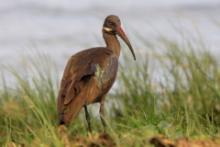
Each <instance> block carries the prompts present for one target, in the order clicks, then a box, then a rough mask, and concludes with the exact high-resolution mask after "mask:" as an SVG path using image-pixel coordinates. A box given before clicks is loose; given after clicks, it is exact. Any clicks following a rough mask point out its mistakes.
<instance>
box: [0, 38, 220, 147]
mask: <svg viewBox="0 0 220 147" xmlns="http://www.w3.org/2000/svg"><path fill="white" fill-rule="evenodd" d="M143 42H144V40H143ZM157 48H160V50H161V52H162V53H160V52H158V51H156V49H157ZM148 49H149V51H148V52H146V53H144V54H143V53H142V54H140V53H139V54H137V56H138V60H137V62H134V61H132V58H131V56H130V55H125V56H124V57H123V61H126V62H123V63H122V64H121V66H120V69H119V74H118V78H117V88H116V90H115V91H113V92H111V94H110V95H109V96H108V98H107V101H106V103H108V108H106V109H107V112H108V113H107V115H108V117H107V124H108V130H107V132H108V133H109V134H110V135H111V136H112V138H113V139H114V141H115V142H116V144H117V145H118V146H143V145H148V139H149V138H150V137H152V136H154V135H158V134H162V135H164V136H167V137H171V138H179V137H190V138H197V137H207V138H213V137H217V136H219V129H220V127H219V126H220V67H219V61H218V60H217V59H216V58H215V57H214V56H213V55H212V54H211V53H209V52H208V51H207V49H206V47H205V46H204V45H203V43H200V42H196V43H195V42H193V43H192V42H189V41H187V42H184V43H181V44H180V43H177V42H175V41H170V40H166V39H161V40H159V41H158V43H157V44H150V43H149V41H148V43H146V50H148ZM150 49H151V50H150ZM154 49H155V51H154ZM122 52H124V50H123V51H122ZM27 61H28V62H27V65H26V68H24V70H25V73H21V72H19V71H16V70H15V69H14V68H13V67H3V71H2V76H1V77H2V80H1V85H2V86H1V89H0V144H2V145H3V146H8V145H11V144H13V143H15V144H20V145H22V144H23V145H26V146H39V145H40V146H64V144H65V141H62V139H61V137H60V135H59V133H58V131H57V126H56V125H57V114H56V97H57V91H58V83H59V82H58V76H57V75H58V73H57V70H56V66H54V64H53V61H52V60H51V59H50V58H49V59H48V57H45V56H42V55H39V57H37V58H36V59H28V60H27ZM5 74H7V76H10V77H12V78H13V79H15V81H16V83H15V84H13V85H12V84H10V85H9V83H8V82H7V81H6V79H5V78H4V75H5ZM95 109H97V107H96V108H95ZM83 115H84V114H83V112H82V114H81V116H79V117H78V118H77V120H75V121H74V122H73V123H72V124H71V125H70V126H69V127H68V136H69V138H70V140H71V139H74V138H75V137H76V136H86V135H87V130H86V127H85V126H86V123H85V119H84V117H83ZM92 116H93V117H92V124H93V128H94V132H95V133H97V132H102V127H101V122H100V120H99V118H98V116H96V115H94V114H93V115H92ZM95 133H94V134H95Z"/></svg>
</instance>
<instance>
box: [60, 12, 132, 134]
mask: <svg viewBox="0 0 220 147" xmlns="http://www.w3.org/2000/svg"><path fill="white" fill-rule="evenodd" d="M102 32H103V37H104V40H105V43H106V47H97V48H91V49H87V50H83V51H81V52H78V53H76V54H75V55H73V56H72V57H71V58H70V59H69V61H68V63H67V65H66V68H65V70H64V74H63V78H62V81H61V85H60V90H59V94H58V104H57V108H58V115H59V123H60V124H69V123H70V121H71V120H73V119H74V118H75V117H76V116H77V114H78V113H79V112H80V110H81V109H82V107H84V109H85V114H86V120H87V122H88V128H89V130H90V131H91V126H90V118H89V113H88V111H87V106H86V105H88V104H91V103H95V102H99V103H100V116H101V120H102V123H103V125H104V126H105V122H104V119H103V116H104V98H105V95H106V93H107V92H108V91H109V89H110V88H111V87H112V85H113V83H114V81H115V78H116V75H117V70H118V58H119V55H120V50H121V47H120V44H119V41H118V39H117V37H116V35H119V36H120V37H121V38H122V39H123V40H124V41H125V43H126V44H127V45H128V47H129V48H130V50H131V52H132V54H133V56H134V59H135V54H134V52H133V49H132V46H131V44H130V42H129V40H128V38H127V37H126V35H125V33H124V32H123V30H122V29H121V22H120V20H119V18H118V17H117V16H115V15H110V16H107V17H106V19H105V21H104V25H103V29H102Z"/></svg>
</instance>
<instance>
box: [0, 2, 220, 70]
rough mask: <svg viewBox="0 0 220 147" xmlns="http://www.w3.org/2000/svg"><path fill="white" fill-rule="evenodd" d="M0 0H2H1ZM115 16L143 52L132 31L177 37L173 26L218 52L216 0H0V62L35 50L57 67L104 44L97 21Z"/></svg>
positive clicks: (14, 60) (219, 5) (219, 9)
mask: <svg viewBox="0 0 220 147" xmlns="http://www.w3.org/2000/svg"><path fill="white" fill-rule="evenodd" d="M2 1H3V0H2ZM109 14H117V15H119V16H120V18H121V19H122V22H123V26H124V28H125V31H126V32H127V34H128V36H129V38H130V40H131V42H132V43H133V46H134V47H135V48H138V49H140V50H144V46H140V43H138V42H139V40H137V39H136V36H135V35H134V33H133V32H134V31H135V32H138V33H139V34H141V35H142V36H143V37H144V38H145V39H146V40H148V39H149V40H151V39H155V38H157V37H159V36H160V35H163V36H166V37H167V38H173V39H178V37H177V31H175V30H174V27H176V28H177V30H178V29H180V30H181V29H183V30H187V31H188V32H190V33H189V34H192V35H193V34H197V33H198V32H199V34H200V35H201V37H202V38H203V39H204V41H205V42H206V44H207V45H208V47H209V49H210V51H212V52H214V53H215V54H216V55H219V53H220V50H219V47H220V37H219V34H220V15H219V14H220V2H219V0H194V1H192V0H184V1H180V0H179V1H178V0H154V1H146V0H139V1H132V0H127V1H125V0H124V1H118V0H112V1H101V0H93V1H89V0H80V1H79V2H76V1H71V0H64V1H60V0H44V1H42V0H41V1H39V0H19V1H14V0H7V1H4V2H1V3H0V63H1V64H12V65H14V66H16V67H19V66H20V63H19V61H20V60H21V56H22V55H25V54H27V53H31V52H33V51H35V50H38V51H39V52H44V53H46V54H48V55H50V56H51V57H52V58H53V60H54V61H55V62H56V64H57V65H58V67H59V71H62V70H63V68H64V65H65V63H66V60H67V59H68V57H69V56H70V55H72V54H73V53H75V52H77V51H79V50H82V49H86V48H89V47H93V46H101V45H104V43H103V40H102V36H101V27H102V23H103V19H104V18H105V16H107V15H109Z"/></svg>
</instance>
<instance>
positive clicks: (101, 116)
mask: <svg viewBox="0 0 220 147" xmlns="http://www.w3.org/2000/svg"><path fill="white" fill-rule="evenodd" d="M99 115H100V119H101V121H102V125H103V127H104V131H105V128H106V122H105V110H104V97H103V98H102V99H101V102H100V109H99Z"/></svg>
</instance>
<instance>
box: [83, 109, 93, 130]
mask: <svg viewBox="0 0 220 147" xmlns="http://www.w3.org/2000/svg"><path fill="white" fill-rule="evenodd" d="M84 110H85V115H86V121H87V124H88V130H89V132H92V128H91V122H90V116H89V112H88V110H87V106H86V105H84Z"/></svg>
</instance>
